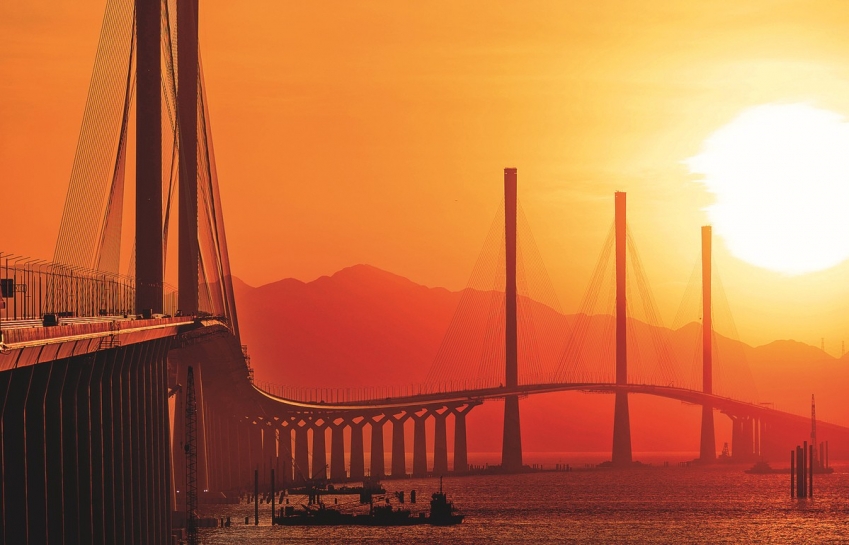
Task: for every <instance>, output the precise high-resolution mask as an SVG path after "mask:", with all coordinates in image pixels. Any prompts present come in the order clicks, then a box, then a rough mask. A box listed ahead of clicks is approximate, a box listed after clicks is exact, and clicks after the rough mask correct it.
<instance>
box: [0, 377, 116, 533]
mask: <svg viewBox="0 0 849 545" xmlns="http://www.w3.org/2000/svg"><path fill="white" fill-rule="evenodd" d="M50 366H51V367H52V370H51V372H50V383H49V384H48V386H47V395H46V396H45V398H44V429H45V443H44V454H45V463H46V468H45V469H46V475H47V512H48V513H49V514H50V516H49V518H48V521H47V535H48V537H50V536H63V535H65V528H64V511H63V509H62V504H63V501H64V494H63V490H62V487H63V478H62V471H63V464H62V420H63V418H62V391H63V389H64V386H65V377H66V375H67V371H68V365H67V364H66V363H65V362H54V363H51V364H50ZM120 374H121V367H120V362H119V365H116V369H113V370H112V376H113V379H112V380H113V383H117V385H116V386H114V387H113V391H112V414H116V411H117V415H118V419H120V415H121V404H120V394H121V391H120ZM2 375H5V373H2V374H0V376H2ZM116 377H117V378H116ZM112 442H113V444H114V445H116V448H115V449H114V450H113V468H114V469H113V471H114V475H113V482H114V486H115V491H116V493H118V492H122V491H123V488H122V477H123V471H122V470H121V465H120V459H121V458H120V454H121V453H120V444H121V427H120V422H119V424H118V426H114V425H113V438H112ZM114 508H115V510H116V511H120V510H119V509H118V508H117V504H116V505H115V506H114ZM120 537H122V536H121V534H119V539H120Z"/></svg>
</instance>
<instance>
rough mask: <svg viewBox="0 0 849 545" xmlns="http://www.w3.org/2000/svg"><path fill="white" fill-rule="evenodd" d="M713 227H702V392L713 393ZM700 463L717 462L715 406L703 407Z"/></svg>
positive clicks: (705, 405)
mask: <svg viewBox="0 0 849 545" xmlns="http://www.w3.org/2000/svg"><path fill="white" fill-rule="evenodd" d="M711 234H712V233H711V227H710V225H705V226H703V227H702V391H703V392H704V393H706V394H712V393H713V349H712V348H713V347H712V344H711V343H712V341H713V320H712V316H711V312H712V309H711V289H710V288H711ZM699 461H700V462H702V463H711V462H715V461H716V432H715V430H714V425H713V406H712V405H711V404H710V403H705V404H704V405H702V436H701V446H700V448H699Z"/></svg>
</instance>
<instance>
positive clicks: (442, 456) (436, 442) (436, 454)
mask: <svg viewBox="0 0 849 545" xmlns="http://www.w3.org/2000/svg"><path fill="white" fill-rule="evenodd" d="M449 412H450V411H449V410H448V409H445V410H444V411H442V412H441V413H439V412H434V413H433V418H434V426H433V474H434V475H445V474H446V473H448V429H447V425H446V420H447V419H448V413H449Z"/></svg>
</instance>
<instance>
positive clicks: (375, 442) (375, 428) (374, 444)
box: [369, 416, 386, 479]
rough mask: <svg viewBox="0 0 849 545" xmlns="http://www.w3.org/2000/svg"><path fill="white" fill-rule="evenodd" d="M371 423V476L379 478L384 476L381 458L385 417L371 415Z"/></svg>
mask: <svg viewBox="0 0 849 545" xmlns="http://www.w3.org/2000/svg"><path fill="white" fill-rule="evenodd" d="M369 422H370V423H371V452H370V455H371V476H372V477H375V478H378V479H379V478H381V477H384V476H386V463H385V462H384V458H383V423H384V422H386V417H383V416H372V417H371V418H370V419H369Z"/></svg>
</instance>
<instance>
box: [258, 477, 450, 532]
mask: <svg viewBox="0 0 849 545" xmlns="http://www.w3.org/2000/svg"><path fill="white" fill-rule="evenodd" d="M301 507H302V508H303V509H297V510H296V509H295V507H294V506H291V505H287V506H285V507H284V508H283V509H281V510H280V515H279V516H276V517H274V524H279V525H281V526H414V525H419V524H430V525H433V526H452V525H454V524H460V523H461V522H463V519H464V518H465V515H461V514H459V513H457V512H456V511H457V509H456V508H455V507H454V504H453V503H452V502H450V501H448V498H447V496H446V495H445V493H444V492H443V491H442V478H440V479H439V492H434V493H433V495H432V496H431V500H430V513H429V514H426V513H423V512H422V513H418V514H417V515H413V513H412V511H410V510H409V509H400V508H393V507H392V505H390V504H389V503H388V500H387V503H386V504H384V505H374V502H371V503H369V512H368V513H367V514H366V513H364V514H356V513H343V512H341V511H339V510H338V509H333V508H329V507H327V506H325V504H324V502H321V501H319V502H318V507H317V508H310V507H309V506H306V505H301Z"/></svg>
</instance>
